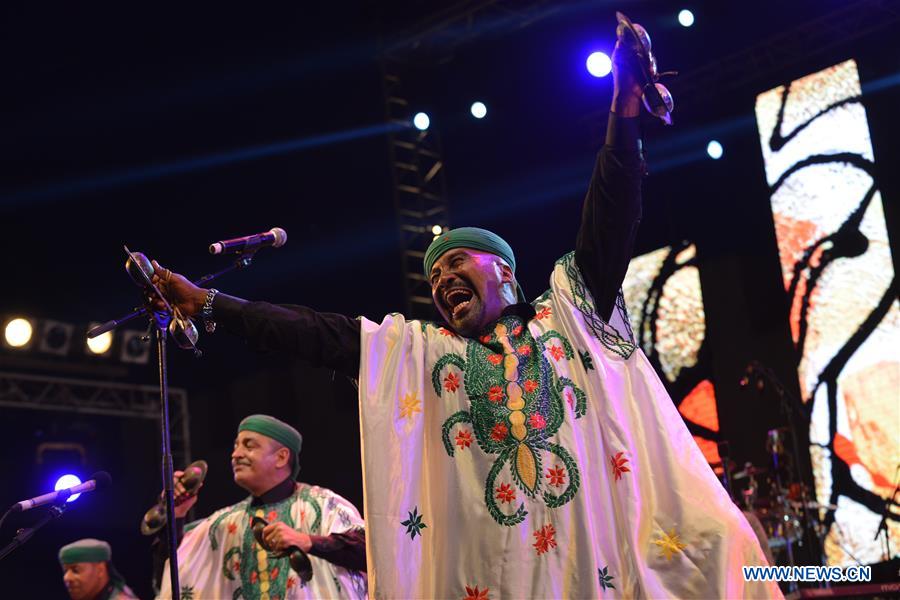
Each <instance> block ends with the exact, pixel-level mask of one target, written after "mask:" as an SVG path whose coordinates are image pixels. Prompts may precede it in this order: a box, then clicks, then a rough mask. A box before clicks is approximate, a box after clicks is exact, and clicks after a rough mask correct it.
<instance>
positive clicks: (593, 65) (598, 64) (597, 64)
mask: <svg viewBox="0 0 900 600" xmlns="http://www.w3.org/2000/svg"><path fill="white" fill-rule="evenodd" d="M587 70H588V73H590V74H591V75H593V76H594V77H606V76H607V75H609V73H610V71H612V61H611V60H610V59H609V56H607V55H606V54H605V53H603V52H592V53H591V55H590V56H588V58H587Z"/></svg>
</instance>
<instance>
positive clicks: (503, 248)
mask: <svg viewBox="0 0 900 600" xmlns="http://www.w3.org/2000/svg"><path fill="white" fill-rule="evenodd" d="M454 248H472V249H473V250H481V251H483V252H489V253H491V254H494V255H496V256H499V257H500V258H502V259H503V260H505V261H506V264H508V265H509V267H510V268H511V269H512V272H513V273H514V274H515V272H516V256H515V254H513V251H512V248H511V247H510V245H509V244H507V243H506V240H504V239H503V238H502V237H500V236H499V235H497V234H496V233H493V232H492V231H488V230H487V229H481V228H479V227H459V228H458V229H451V230H449V231H445V232H444V233H442V234H441V235H439V236H437V237H436V238H435V239H434V241H433V242H431V245H430V246H428V250H426V251H425V264H424V266H425V278H426V279H428V278H429V277H430V276H431V268H432V267H434V263H436V262H437V260H438V259H439V258H440V257H441V256H443V255H444V253H446V252H447V251H448V250H452V249H454ZM516 293H517V294H518V297H519V301H520V302H525V294H524V292H523V291H522V286H518V285H517V287H516Z"/></svg>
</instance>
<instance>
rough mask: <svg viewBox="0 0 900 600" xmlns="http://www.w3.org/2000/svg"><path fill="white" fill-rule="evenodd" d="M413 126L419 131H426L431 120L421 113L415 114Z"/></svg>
mask: <svg viewBox="0 0 900 600" xmlns="http://www.w3.org/2000/svg"><path fill="white" fill-rule="evenodd" d="M413 125H415V127H416V129H418V130H419V131H425V130H426V129H428V126H429V125H431V119H429V118H428V115H426V114H425V113H423V112H420V113H416V116H414V117H413Z"/></svg>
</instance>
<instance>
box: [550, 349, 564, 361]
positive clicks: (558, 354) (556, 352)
mask: <svg viewBox="0 0 900 600" xmlns="http://www.w3.org/2000/svg"><path fill="white" fill-rule="evenodd" d="M565 355H566V352H565V350H563V349H562V348H561V347H559V346H550V356H552V357H553V360H555V361H556V362H559V359H561V358H562V357H563V356H565Z"/></svg>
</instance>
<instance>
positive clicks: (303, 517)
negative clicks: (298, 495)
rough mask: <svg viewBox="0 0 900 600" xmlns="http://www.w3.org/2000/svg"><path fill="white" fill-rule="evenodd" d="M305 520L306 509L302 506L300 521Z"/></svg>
mask: <svg viewBox="0 0 900 600" xmlns="http://www.w3.org/2000/svg"><path fill="white" fill-rule="evenodd" d="M305 520H306V509H305V508H301V509H300V522H301V523H303V521H305Z"/></svg>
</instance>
